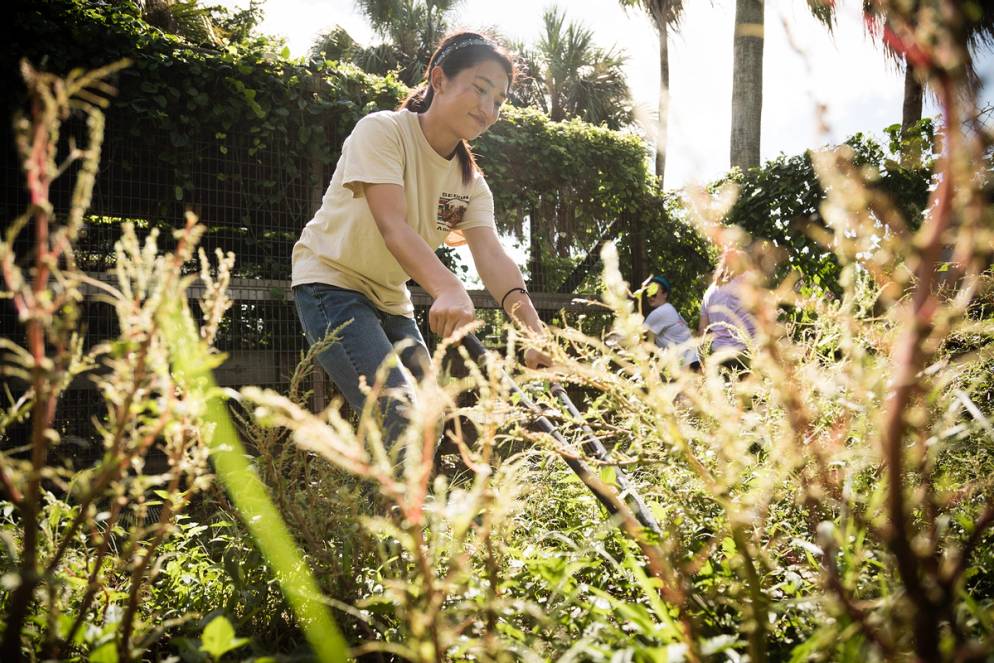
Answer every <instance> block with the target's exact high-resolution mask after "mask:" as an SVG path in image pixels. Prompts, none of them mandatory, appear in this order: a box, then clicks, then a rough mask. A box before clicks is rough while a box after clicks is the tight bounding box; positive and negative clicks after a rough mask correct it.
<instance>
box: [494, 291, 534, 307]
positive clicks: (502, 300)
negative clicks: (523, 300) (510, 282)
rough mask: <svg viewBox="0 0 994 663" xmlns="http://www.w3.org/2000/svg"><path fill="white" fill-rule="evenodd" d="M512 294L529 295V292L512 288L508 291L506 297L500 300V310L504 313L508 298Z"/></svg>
mask: <svg viewBox="0 0 994 663" xmlns="http://www.w3.org/2000/svg"><path fill="white" fill-rule="evenodd" d="M512 292H523V293H525V294H526V295H527V294H528V291H527V290H525V289H524V288H511V289H510V290H508V291H507V292H506V293H505V294H504V296H503V297H501V298H500V310H502V311H503V310H504V302H506V301H507V297H508V295H510V294H511V293H512Z"/></svg>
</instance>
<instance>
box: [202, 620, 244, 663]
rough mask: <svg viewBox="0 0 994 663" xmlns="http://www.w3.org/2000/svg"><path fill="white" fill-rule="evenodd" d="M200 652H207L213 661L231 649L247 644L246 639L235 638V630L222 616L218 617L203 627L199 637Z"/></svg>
mask: <svg viewBox="0 0 994 663" xmlns="http://www.w3.org/2000/svg"><path fill="white" fill-rule="evenodd" d="M200 641H201V645H200V651H203V652H207V654H209V655H210V656H211V658H213V659H214V660H215V661H216V660H218V659H219V658H221V657H222V656H224V655H225V654H227V653H228V652H229V651H231V650H232V649H238V648H239V647H241V646H243V645H245V644H247V643H248V638H238V637H235V629H234V627H233V626H232V625H231V622H229V621H228V618H227V617H225V616H224V615H218V616H217V617H215V618H214V619H212V620H211V622H210V623H209V624H208V625H207V626H205V627H204V632H203V634H202V635H201V636H200Z"/></svg>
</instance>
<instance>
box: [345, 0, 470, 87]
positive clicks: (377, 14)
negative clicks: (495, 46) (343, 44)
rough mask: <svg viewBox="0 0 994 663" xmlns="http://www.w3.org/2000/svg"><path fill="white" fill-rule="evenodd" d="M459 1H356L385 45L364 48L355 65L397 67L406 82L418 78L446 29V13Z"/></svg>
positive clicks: (381, 71)
mask: <svg viewBox="0 0 994 663" xmlns="http://www.w3.org/2000/svg"><path fill="white" fill-rule="evenodd" d="M460 1H461V0H356V7H357V8H358V9H359V11H361V12H362V13H363V14H365V15H366V18H368V19H369V22H370V24H371V25H372V27H373V30H375V31H376V33H377V34H378V35H379V36H380V37H382V38H383V39H384V40H386V43H385V44H381V45H380V46H374V47H373V48H372V49H363V51H362V52H361V57H360V58H359V59H358V60H356V64H358V65H359V66H361V67H363V68H364V69H366V71H369V72H371V73H377V74H384V73H386V72H387V71H390V70H391V69H398V70H399V77H400V79H401V80H402V81H404V82H405V83H406V84H408V85H411V86H413V85H417V84H418V83H419V82H420V81H421V76H422V74H423V73H424V69H425V66H427V64H428V59H429V58H430V57H431V54H432V53H433V52H434V51H435V46H436V45H437V44H438V42H439V41H440V40H441V38H442V37H443V36H444V35H445V33H446V31H447V30H448V14H449V13H450V12H451V11H452V10H453V9H455V7H456V6H457V5H458V4H459V3H460Z"/></svg>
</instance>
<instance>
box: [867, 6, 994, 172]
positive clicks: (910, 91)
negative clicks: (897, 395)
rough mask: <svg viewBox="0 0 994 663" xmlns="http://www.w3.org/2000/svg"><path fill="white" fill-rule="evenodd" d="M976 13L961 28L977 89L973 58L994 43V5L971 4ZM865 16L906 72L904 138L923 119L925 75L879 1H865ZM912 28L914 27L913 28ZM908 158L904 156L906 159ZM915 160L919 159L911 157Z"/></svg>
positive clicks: (912, 11)
mask: <svg viewBox="0 0 994 663" xmlns="http://www.w3.org/2000/svg"><path fill="white" fill-rule="evenodd" d="M924 5H926V3H925V2H922V1H921V0H918V1H917V2H915V3H914V6H912V7H910V8H909V11H908V15H910V16H915V15H917V14H918V12H919V11H920V10H921V9H923V8H924V7H923V6H924ZM970 6H971V8H972V11H970V12H964V15H965V16H966V18H967V20H966V22H965V23H964V25H962V26H961V29H962V30H963V31H964V35H965V37H966V39H965V41H966V44H967V51H966V53H965V57H966V61H965V63H964V65H965V66H966V70H967V75H966V80H967V81H968V82H969V83H970V84H971V85H973V86H974V87H975V86H977V85H978V84H979V81H980V77H979V75H978V74H977V71H976V69H975V68H974V63H973V56H974V55H975V54H976V52H977V51H978V50H979V49H980V48H982V47H984V46H990V45H991V43H992V42H994V6H992V5H991V3H990V2H971V3H970ZM863 13H864V15H865V16H866V25H867V26H868V29H869V31H870V33H871V34H873V35H874V36H877V37H878V38H880V39H881V41H882V43H883V45H884V50H885V52H886V53H887V55H888V56H890V57H891V58H893V59H895V60H897V61H899V62H900V63H901V66H902V68H903V69H904V99H903V103H902V109H901V135H902V136H905V135H908V133H909V131H910V130H911V129H912V128H913V127H914V126H915V125H916V124H917V123H918V122H920V121H921V119H922V104H923V101H924V97H925V83H924V81H923V80H922V78H921V75H920V74H919V73H918V72H917V71H916V69H915V67H914V66H913V65H912V63H911V62H909V60H908V53H907V51H906V49H905V48H904V42H903V40H902V39H901V37H900V36H899V35H898V34H897V33H896V32H895V31H894V29H893V27H892V26H891V25H890V23H891V20H890V17H889V16H888V15H887V13H886V11H885V9H884V8H883V7H882V6H881V4H880V3H879V2H878V1H877V0H864V1H863ZM909 27H911V26H909ZM905 156H908V155H902V157H905ZM911 159H912V160H917V158H916V156H914V155H911Z"/></svg>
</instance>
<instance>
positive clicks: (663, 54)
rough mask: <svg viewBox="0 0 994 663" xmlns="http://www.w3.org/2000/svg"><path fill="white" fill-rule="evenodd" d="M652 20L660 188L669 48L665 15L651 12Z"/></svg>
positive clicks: (663, 172)
mask: <svg viewBox="0 0 994 663" xmlns="http://www.w3.org/2000/svg"><path fill="white" fill-rule="evenodd" d="M652 19H653V22H654V23H655V24H656V32H657V33H658V34H659V105H658V107H657V111H658V116H659V120H658V122H657V123H656V177H657V178H658V179H659V186H660V188H662V186H663V181H664V178H665V176H666V141H667V140H668V138H669V120H670V50H669V25H668V24H667V22H666V19H665V17H663V16H658V15H656V13H655V12H653V16H652Z"/></svg>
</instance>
